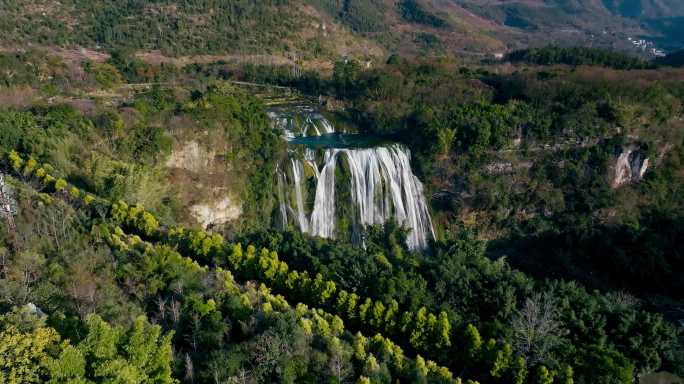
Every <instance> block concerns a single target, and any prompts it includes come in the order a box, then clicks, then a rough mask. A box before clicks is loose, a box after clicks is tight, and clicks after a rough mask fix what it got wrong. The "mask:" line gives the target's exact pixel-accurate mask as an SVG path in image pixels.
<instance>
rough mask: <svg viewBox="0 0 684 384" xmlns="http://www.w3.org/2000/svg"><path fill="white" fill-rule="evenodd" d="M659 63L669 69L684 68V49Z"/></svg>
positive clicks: (660, 60)
mask: <svg viewBox="0 0 684 384" xmlns="http://www.w3.org/2000/svg"><path fill="white" fill-rule="evenodd" d="M657 63H658V64H659V65H664V66H668V67H684V49H682V50H680V51H677V52H672V53H671V54H669V55H667V56H666V57H663V58H662V59H659V60H658V61H657Z"/></svg>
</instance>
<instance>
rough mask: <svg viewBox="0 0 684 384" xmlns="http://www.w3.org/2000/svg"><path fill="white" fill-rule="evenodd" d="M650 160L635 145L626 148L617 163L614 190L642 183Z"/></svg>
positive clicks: (612, 181) (612, 184) (612, 183)
mask: <svg viewBox="0 0 684 384" xmlns="http://www.w3.org/2000/svg"><path fill="white" fill-rule="evenodd" d="M648 166H649V159H648V158H647V157H646V154H645V153H643V151H642V150H641V149H640V148H639V147H638V146H635V145H632V146H628V147H624V148H623V149H622V153H620V156H618V159H617V161H616V163H615V173H614V175H613V179H612V180H611V186H612V187H613V188H619V187H621V186H623V185H625V184H629V183H633V182H637V181H641V179H643V177H644V174H646V171H647V170H648Z"/></svg>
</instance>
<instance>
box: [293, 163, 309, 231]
mask: <svg viewBox="0 0 684 384" xmlns="http://www.w3.org/2000/svg"><path fill="white" fill-rule="evenodd" d="M291 163H292V179H293V182H294V187H295V203H296V204H297V224H298V225H299V228H300V229H301V230H302V232H308V231H309V220H308V219H307V218H306V214H305V213H304V208H305V207H304V196H303V194H302V182H303V180H304V179H303V176H304V166H303V165H302V163H301V162H300V161H297V160H295V159H291Z"/></svg>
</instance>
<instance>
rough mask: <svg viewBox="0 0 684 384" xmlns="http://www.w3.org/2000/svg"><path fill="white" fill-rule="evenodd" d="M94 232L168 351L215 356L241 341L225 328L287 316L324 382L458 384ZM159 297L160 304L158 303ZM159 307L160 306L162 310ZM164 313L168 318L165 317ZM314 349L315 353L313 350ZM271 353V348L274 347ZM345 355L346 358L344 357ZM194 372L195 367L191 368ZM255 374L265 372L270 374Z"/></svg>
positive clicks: (165, 251)
mask: <svg viewBox="0 0 684 384" xmlns="http://www.w3.org/2000/svg"><path fill="white" fill-rule="evenodd" d="M97 232H98V233H99V234H100V235H101V236H103V237H104V238H105V239H106V240H107V242H108V243H109V244H110V245H111V246H112V247H114V248H115V249H116V250H117V252H118V253H120V255H119V256H120V258H119V259H120V260H121V262H122V266H121V270H120V278H121V279H128V280H131V279H132V280H133V281H135V282H140V283H141V287H146V288H143V289H142V292H138V293H137V294H138V295H140V299H141V300H143V301H148V302H149V303H150V310H151V311H153V312H156V313H157V316H158V320H159V321H161V322H162V323H163V324H166V326H167V327H168V328H170V329H173V330H174V331H176V332H177V333H178V334H179V336H182V337H178V338H177V339H176V340H175V343H174V345H176V346H177V347H181V348H183V349H184V350H187V351H189V352H192V354H193V355H197V356H198V357H199V356H202V355H204V356H206V355H207V354H211V353H212V351H217V350H221V349H222V348H224V347H225V345H226V344H229V343H235V342H236V341H239V340H244V339H245V338H246V337H247V336H248V335H249V333H250V331H246V330H244V329H242V330H241V329H240V328H235V327H232V326H231V325H230V324H232V323H234V322H244V321H247V320H248V319H250V318H253V317H254V316H258V314H261V315H260V316H265V317H266V319H270V321H273V319H275V318H289V317H290V316H293V319H294V320H295V321H296V325H294V326H295V327H296V328H297V330H298V332H301V334H302V335H301V336H302V338H303V339H304V340H305V341H304V340H303V341H304V342H305V343H306V344H311V347H313V348H317V349H320V350H321V352H324V353H326V354H329V355H330V356H329V359H330V363H331V366H330V367H329V368H330V372H329V373H328V374H329V375H337V376H338V377H337V379H338V380H341V379H340V376H342V375H344V376H345V379H348V378H349V377H348V375H350V373H351V372H349V370H350V369H351V370H352V372H357V374H358V375H361V376H362V377H367V378H371V379H373V380H380V381H384V380H387V379H389V378H390V377H392V378H404V379H409V378H413V379H418V380H431V381H434V382H440V383H457V382H460V381H459V380H455V379H453V378H452V374H451V372H449V370H447V369H446V368H444V367H439V366H438V365H436V364H435V363H434V362H433V361H430V360H425V359H423V358H422V357H420V356H417V357H416V359H415V360H411V359H408V358H407V357H406V356H405V355H404V352H403V351H402V349H401V348H400V347H399V346H398V345H396V344H394V343H392V341H390V340H389V339H386V338H384V337H383V336H382V335H380V334H375V336H373V337H365V336H363V335H362V334H361V333H358V332H357V333H356V334H355V335H353V334H351V333H350V332H349V331H348V330H347V329H345V326H344V323H343V321H342V319H340V318H339V317H338V316H335V315H332V314H330V313H327V312H324V311H323V310H321V309H313V308H309V307H307V306H306V305H304V304H297V305H296V306H291V305H290V304H289V303H288V301H286V300H285V299H284V298H283V297H282V296H276V295H273V294H271V293H270V290H269V289H268V288H267V287H266V286H265V285H264V284H260V285H259V286H258V287H256V286H253V285H250V284H247V285H246V286H240V285H238V284H237V283H236V282H235V281H234V279H233V277H232V275H231V273H230V272H228V271H225V270H223V269H221V268H220V267H218V268H216V269H212V268H207V267H203V266H201V265H200V264H198V263H197V262H195V261H193V260H191V259H189V258H184V257H182V256H181V255H180V254H179V253H178V252H176V251H175V250H173V249H172V248H170V247H168V246H163V245H162V246H152V245H151V244H149V243H145V242H142V241H141V240H140V239H139V238H138V237H137V236H128V235H125V234H124V232H123V231H121V229H119V228H118V227H110V226H108V225H99V226H98V227H97ZM203 279H211V280H215V281H216V284H212V287H210V288H208V287H198V286H195V285H194V284H193V282H198V281H201V280H203ZM180 281H183V282H184V283H187V284H188V285H186V286H185V287H184V288H185V289H184V291H183V292H178V291H177V290H175V288H174V285H175V284H178V283H179V282H180ZM143 282H144V284H143ZM198 295H200V296H198ZM160 297H161V298H163V299H159V298H160ZM155 299H156V300H155ZM159 300H162V301H163V303H164V305H162V306H161V307H160V305H159ZM167 303H168V308H166V306H167ZM174 308H180V309H174ZM160 311H161V312H160ZM165 311H169V312H170V313H168V314H167V315H165ZM193 317H195V318H198V319H199V323H197V321H196V320H195V321H194V324H193V320H192V318H193ZM261 321H263V320H261ZM316 345H318V346H319V347H315V346H316ZM271 347H276V348H277V346H276V345H271ZM346 350H349V355H347V352H346ZM276 352H278V351H269V350H263V351H261V353H263V354H265V355H271V354H274V353H276ZM283 352H285V353H291V351H283ZM289 357H293V358H294V360H295V361H290V362H286V361H281V362H278V364H276V365H280V366H281V367H283V366H282V364H287V365H290V366H291V365H292V364H295V363H296V360H297V359H300V358H301V357H298V356H292V355H290V356H289ZM259 358H260V359H265V360H264V362H266V361H268V360H267V359H269V357H268V356H259ZM277 358H278V359H280V358H282V357H277ZM217 363H219V364H220V362H217ZM270 363H273V362H270ZM198 364H201V362H199V361H198ZM259 368H260V369H264V370H268V369H273V368H275V367H268V366H265V367H259ZM210 369H218V368H210ZM229 370H230V368H229ZM265 373H266V372H264V374H265ZM273 373H274V372H268V374H273ZM386 375H387V377H385V376H386ZM219 376H222V375H219Z"/></svg>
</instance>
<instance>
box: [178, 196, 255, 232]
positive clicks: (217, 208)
mask: <svg viewBox="0 0 684 384" xmlns="http://www.w3.org/2000/svg"><path fill="white" fill-rule="evenodd" d="M190 212H191V213H192V215H193V217H194V218H195V220H197V222H198V223H200V224H201V225H202V227H203V228H205V229H206V228H209V227H211V226H214V225H221V224H225V223H227V222H229V221H233V220H236V219H238V218H239V217H240V215H242V207H241V206H240V204H236V203H235V202H233V201H232V199H231V198H230V197H224V198H223V199H222V200H218V201H215V202H209V203H202V204H196V205H193V206H192V207H190Z"/></svg>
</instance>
